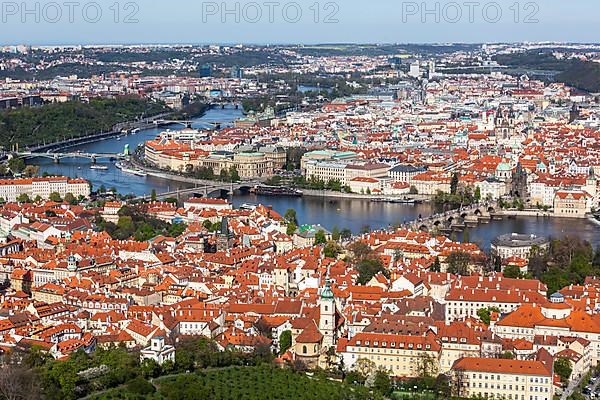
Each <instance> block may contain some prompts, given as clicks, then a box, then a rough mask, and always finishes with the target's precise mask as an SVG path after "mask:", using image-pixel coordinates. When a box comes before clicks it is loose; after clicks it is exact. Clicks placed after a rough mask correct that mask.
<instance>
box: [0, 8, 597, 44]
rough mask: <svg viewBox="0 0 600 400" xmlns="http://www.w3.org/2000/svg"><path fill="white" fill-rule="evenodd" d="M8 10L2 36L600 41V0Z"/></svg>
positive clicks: (109, 40) (18, 39)
mask: <svg viewBox="0 0 600 400" xmlns="http://www.w3.org/2000/svg"><path fill="white" fill-rule="evenodd" d="M25 4H26V5H25ZM0 19H1V22H2V25H3V27H2V28H3V29H0V43H2V44H31V45H43V44H48V45H57V44H116V43H123V44H128V43H190V44H207V43H219V44H223V43H229V44H233V43H235V44H237V43H248V44H282V43H287V44H296V43H298V44H299V43H305V44H311V43H448V42H466V43H482V42H516V41H561V42H587V43H591V42H600V28H599V27H600V3H598V0H570V1H564V0H560V1H559V0H542V1H528V0H523V1H518V0H495V1H476V0H457V1H446V0H441V1H432V0H418V1H403V0H361V1H359V0H335V1H329V0H318V1H317V0H293V1H287V0H281V1H279V0H257V1H239V2H238V1H231V0H227V1H203V0H136V1H128V0H95V1H87V0H83V1H77V0H55V1H35V0H28V1H27V2H22V1H14V2H13V1H0Z"/></svg>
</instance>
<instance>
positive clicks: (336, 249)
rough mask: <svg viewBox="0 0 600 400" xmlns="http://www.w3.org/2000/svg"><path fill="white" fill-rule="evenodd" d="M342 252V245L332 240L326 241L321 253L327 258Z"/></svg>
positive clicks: (334, 256)
mask: <svg viewBox="0 0 600 400" xmlns="http://www.w3.org/2000/svg"><path fill="white" fill-rule="evenodd" d="M341 252H342V247H341V246H340V245H339V244H337V243H336V242H334V241H333V240H331V241H329V242H327V244H326V245H325V248H324V249H323V255H325V257H329V258H336V257H337V256H338V255H339V254H340V253H341Z"/></svg>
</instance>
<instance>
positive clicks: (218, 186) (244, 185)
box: [135, 181, 261, 200]
mask: <svg viewBox="0 0 600 400" xmlns="http://www.w3.org/2000/svg"><path fill="white" fill-rule="evenodd" d="M259 184H261V182H260V181H247V182H238V183H230V182H229V183H228V182H211V183H208V184H206V185H202V186H198V187H194V188H186V189H178V190H172V191H169V192H164V193H157V194H156V199H157V200H164V199H167V198H169V197H172V198H177V199H178V200H181V199H182V198H184V197H183V196H185V198H187V197H189V196H190V195H201V196H203V197H222V196H224V195H227V194H231V193H233V192H234V191H235V190H250V189H251V188H253V187H254V186H256V185H259ZM151 198H152V195H144V196H139V197H136V199H135V200H150V199H151Z"/></svg>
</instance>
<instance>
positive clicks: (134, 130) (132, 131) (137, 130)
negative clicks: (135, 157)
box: [131, 128, 140, 135]
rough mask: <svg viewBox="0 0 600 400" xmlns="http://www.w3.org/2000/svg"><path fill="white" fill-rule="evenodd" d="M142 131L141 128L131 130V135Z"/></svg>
mask: <svg viewBox="0 0 600 400" xmlns="http://www.w3.org/2000/svg"><path fill="white" fill-rule="evenodd" d="M139 131H140V128H135V129H132V130H131V134H132V135H135V134H136V133H138V132H139Z"/></svg>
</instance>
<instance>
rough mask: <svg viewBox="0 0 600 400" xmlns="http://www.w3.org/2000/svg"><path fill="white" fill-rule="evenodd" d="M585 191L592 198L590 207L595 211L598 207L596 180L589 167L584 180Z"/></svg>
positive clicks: (591, 168) (592, 169)
mask: <svg viewBox="0 0 600 400" xmlns="http://www.w3.org/2000/svg"><path fill="white" fill-rule="evenodd" d="M585 191H586V192H588V193H589V194H590V195H591V196H592V207H593V208H596V209H597V207H596V206H597V205H598V180H597V179H596V174H594V167H590V170H589V173H588V176H587V178H586V180H585Z"/></svg>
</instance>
